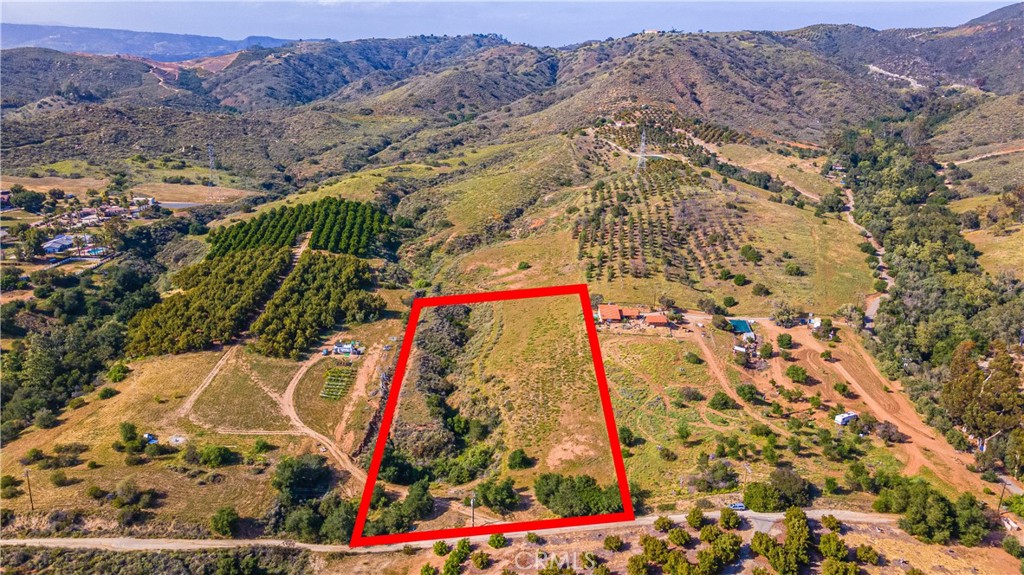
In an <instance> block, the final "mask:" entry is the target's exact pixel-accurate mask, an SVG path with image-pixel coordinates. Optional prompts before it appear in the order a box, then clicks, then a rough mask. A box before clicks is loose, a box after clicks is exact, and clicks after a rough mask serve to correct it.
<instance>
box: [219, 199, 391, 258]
mask: <svg viewBox="0 0 1024 575" xmlns="http://www.w3.org/2000/svg"><path fill="white" fill-rule="evenodd" d="M389 226H390V218H389V217H388V215H387V214H385V213H384V212H382V211H380V210H379V209H378V208H377V207H375V206H373V205H372V204H367V203H362V202H350V201H347V200H342V199H338V198H325V199H323V200H319V201H316V202H312V203H309V204H299V205H297V206H289V207H277V208H274V209H272V210H270V211H268V212H266V213H263V214H260V215H259V216H257V217H256V218H254V219H252V220H249V221H246V222H242V223H238V224H235V225H232V226H229V227H226V228H221V229H214V230H212V231H211V232H210V244H211V245H212V248H211V249H210V252H209V254H208V255H207V258H209V259H213V258H218V257H221V256H223V255H225V254H228V253H231V252H233V251H237V250H247V249H252V248H258V247H283V246H291V245H294V244H295V242H296V240H297V239H298V237H299V234H301V233H304V232H310V231H311V232H312V234H311V235H310V239H309V247H311V248H313V249H317V250H327V251H330V252H332V253H345V254H353V255H356V256H365V255H367V254H368V253H369V251H370V249H371V247H372V246H373V245H374V243H375V242H378V241H379V240H380V239H381V237H382V234H384V233H385V232H386V231H387V230H388V229H389Z"/></svg>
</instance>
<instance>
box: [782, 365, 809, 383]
mask: <svg viewBox="0 0 1024 575" xmlns="http://www.w3.org/2000/svg"><path fill="white" fill-rule="evenodd" d="M786 377H788V378H789V379H790V380H791V381H793V383H807V370H806V369H804V368H802V367H800V366H799V365H791V366H789V367H787V368H786Z"/></svg>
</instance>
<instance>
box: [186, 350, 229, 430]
mask: <svg viewBox="0 0 1024 575" xmlns="http://www.w3.org/2000/svg"><path fill="white" fill-rule="evenodd" d="M238 350H239V346H237V345H232V346H229V347H228V349H227V351H225V352H224V355H222V356H221V358H220V360H218V361H217V363H216V364H215V365H214V366H213V369H211V370H210V373H208V374H207V375H206V378H204V379H203V381H202V383H200V384H199V386H197V387H196V388H195V389H193V390H192V393H190V394H189V396H188V397H187V398H185V401H184V402H183V403H182V404H181V407H179V408H178V411H177V412H176V415H177V416H178V418H183V417H188V418H189V419H190V420H192V421H194V420H193V419H192V408H193V407H195V405H196V401H198V400H199V396H200V395H202V394H203V392H204V391H206V388H207V387H210V384H211V383H213V380H214V379H216V377H217V374H219V373H220V370H222V369H224V366H225V365H227V364H228V360H229V359H231V358H232V357H233V356H234V355H235V354H236V353H238Z"/></svg>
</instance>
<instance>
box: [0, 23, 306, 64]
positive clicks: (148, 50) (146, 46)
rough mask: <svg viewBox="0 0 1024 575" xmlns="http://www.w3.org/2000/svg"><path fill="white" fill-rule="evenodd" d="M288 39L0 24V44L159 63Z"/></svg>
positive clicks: (273, 44) (278, 43)
mask: <svg viewBox="0 0 1024 575" xmlns="http://www.w3.org/2000/svg"><path fill="white" fill-rule="evenodd" d="M289 42H292V40H284V39H281V38H271V37H269V36H249V37H247V38H243V39H241V40H225V39H224V38H218V37H216V36H199V35H195V34H167V33H163V32H135V31H132V30H116V29H108V28H82V27H78V26H42V25H37V24H8V23H4V24H0V47H2V48H3V49H8V48H50V49H51V50H59V51H61V52H84V53H87V54H131V55H133V56H142V57H144V58H150V59H153V60H158V61H162V62H176V61H178V60H191V59H193V58H204V57H208V56H220V55H222V54H229V53H231V52H238V51H239V50H246V49H249V48H252V47H254V46H262V47H264V48H276V47H278V46H283V45H285V44H287V43H289Z"/></svg>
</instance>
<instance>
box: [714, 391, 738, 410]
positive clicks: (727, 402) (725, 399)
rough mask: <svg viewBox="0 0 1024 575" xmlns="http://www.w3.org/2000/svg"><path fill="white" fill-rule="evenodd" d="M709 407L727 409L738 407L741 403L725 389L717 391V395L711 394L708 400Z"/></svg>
mask: <svg viewBox="0 0 1024 575" xmlns="http://www.w3.org/2000/svg"><path fill="white" fill-rule="evenodd" d="M708 407H710V408H711V409H717V410H718V411H723V410H726V409H737V408H738V407H739V405H738V404H737V403H736V402H735V401H733V400H732V398H731V397H729V396H728V395H727V394H726V393H725V392H724V391H716V392H715V395H713V396H711V399H710V400H709V401H708Z"/></svg>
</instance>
